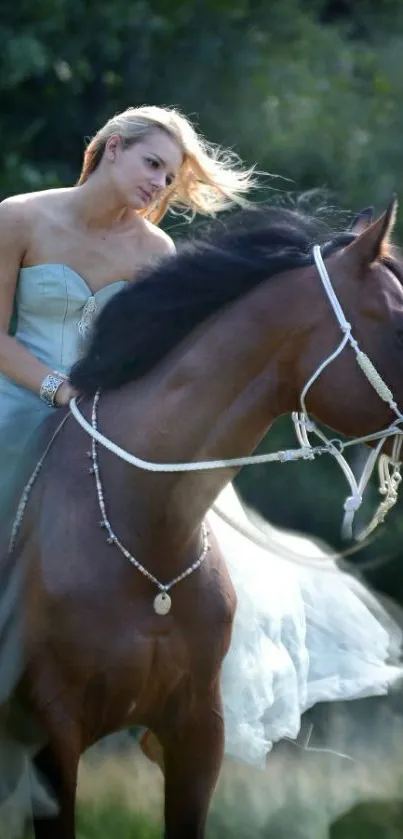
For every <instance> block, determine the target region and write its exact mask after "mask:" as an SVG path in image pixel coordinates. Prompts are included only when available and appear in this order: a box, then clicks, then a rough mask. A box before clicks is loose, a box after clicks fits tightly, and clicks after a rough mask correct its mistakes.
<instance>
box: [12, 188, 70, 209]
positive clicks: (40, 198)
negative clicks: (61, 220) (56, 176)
mask: <svg viewBox="0 0 403 839" xmlns="http://www.w3.org/2000/svg"><path fill="white" fill-rule="evenodd" d="M70 193H71V187H65V188H58V189H43V190H40V191H38V192H24V193H20V194H19V195H11V196H10V197H9V198H5V199H4V201H2V202H1V204H0V206H2V207H3V206H4V207H5V208H10V212H12V211H14V212H20V213H29V212H31V210H32V209H34V208H35V209H39V208H40V207H51V206H52V205H55V204H56V203H58V204H60V203H61V202H63V201H64V200H66V199H67V198H68V196H69V195H70Z"/></svg>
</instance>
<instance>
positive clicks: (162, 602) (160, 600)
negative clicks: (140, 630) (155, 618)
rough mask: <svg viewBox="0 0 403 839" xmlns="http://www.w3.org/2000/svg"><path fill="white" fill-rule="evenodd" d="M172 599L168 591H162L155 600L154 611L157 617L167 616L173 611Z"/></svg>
mask: <svg viewBox="0 0 403 839" xmlns="http://www.w3.org/2000/svg"><path fill="white" fill-rule="evenodd" d="M171 603H172V601H171V598H170V596H169V594H168V592H167V591H161V592H160V593H159V594H157V596H156V597H155V598H154V611H155V612H156V613H157V615H167V614H168V612H169V611H170V609H171Z"/></svg>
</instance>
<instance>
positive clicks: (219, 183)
mask: <svg viewBox="0 0 403 839" xmlns="http://www.w3.org/2000/svg"><path fill="white" fill-rule="evenodd" d="M154 128H159V129H161V130H162V131H165V132H166V133H167V134H169V135H170V136H171V137H172V138H173V139H174V140H176V142H177V143H178V146H179V148H180V149H181V151H182V154H183V162H182V165H181V168H180V171H179V173H178V176H177V177H176V178H175V181H174V183H173V184H172V185H170V186H169V187H167V189H166V190H165V192H164V193H163V195H162V196H161V198H159V200H158V202H155V203H154V204H153V205H152V206H151V207H148V208H147V209H146V210H145V211H140V212H142V213H143V215H146V216H147V217H148V218H149V219H150V221H152V222H154V224H158V222H159V221H161V219H162V218H163V216H164V215H165V213H166V212H167V210H168V209H173V210H176V211H182V212H183V211H185V212H189V211H190V213H191V214H192V216H193V215H195V214H196V213H202V214H204V215H214V214H215V213H217V212H219V211H220V210H225V209H227V208H229V207H231V206H232V205H233V204H241V205H245V204H247V203H248V202H247V200H246V199H245V198H244V195H245V193H247V192H249V190H250V189H252V187H253V186H255V181H254V169H253V167H251V168H249V169H245V168H244V167H243V166H242V164H241V162H240V160H239V158H238V156H237V155H236V154H234V153H233V152H230V151H224V150H223V149H221V148H219V146H216V145H213V144H212V143H209V142H208V141H207V140H205V139H204V138H203V137H202V136H201V135H200V134H198V133H197V131H196V130H195V128H194V127H193V125H192V123H191V122H190V121H189V120H188V119H187V118H186V117H185V116H183V114H181V113H180V112H179V111H178V110H177V109H176V108H158V107H156V106H144V107H141V108H127V110H125V111H122V113H119V114H117V115H116V116H114V117H112V119H110V120H108V122H107V123H106V124H105V125H104V126H103V127H102V128H100V130H99V131H98V132H97V133H96V134H95V136H94V137H93V138H92V140H91V141H90V143H89V145H88V146H87V149H86V151H85V154H84V161H83V167H82V171H81V175H80V178H79V180H78V184H83V183H85V181H87V180H88V178H89V176H90V175H91V174H92V172H94V170H95V169H96V168H97V166H98V165H99V163H100V162H101V160H102V157H103V154H104V151H105V146H106V143H107V141H108V139H109V138H110V137H111V136H112V135H113V134H118V135H119V136H120V137H121V139H122V141H123V143H124V145H125V146H126V147H129V146H131V145H133V144H134V143H136V142H137V141H139V140H140V139H142V138H144V137H146V136H147V134H148V133H149V132H150V131H152V130H153V129H154Z"/></svg>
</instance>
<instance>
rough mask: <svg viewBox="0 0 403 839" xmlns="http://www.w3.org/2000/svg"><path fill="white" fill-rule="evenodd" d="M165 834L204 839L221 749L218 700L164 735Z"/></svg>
mask: <svg viewBox="0 0 403 839" xmlns="http://www.w3.org/2000/svg"><path fill="white" fill-rule="evenodd" d="M161 741H162V743H163V747H164V770H165V772H164V774H165V837H166V839H203V837H204V830H205V824H206V818H207V814H208V809H209V805H210V801H211V797H212V794H213V791H214V787H215V785H216V782H217V779H218V775H219V772H220V768H221V763H222V759H223V752H224V722H223V717H222V709H221V702H219V701H216V702H215V703H214V706H213V707H211V706H210V707H209V708H207V709H205V710H204V711H202V712H199V713H198V714H197V716H195V717H193V718H192V719H191V720H189V721H188V722H187V723H186V724H185V725H183V726H181V728H180V730H178V731H177V732H175V735H174V736H173V735H171V736H169V737H167V738H165V737H164V736H163V735H162V736H161Z"/></svg>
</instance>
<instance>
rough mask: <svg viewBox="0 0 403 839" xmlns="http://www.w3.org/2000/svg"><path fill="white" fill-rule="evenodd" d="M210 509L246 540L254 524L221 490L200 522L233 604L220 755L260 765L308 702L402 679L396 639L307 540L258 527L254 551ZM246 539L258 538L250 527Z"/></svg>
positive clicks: (357, 587)
mask: <svg viewBox="0 0 403 839" xmlns="http://www.w3.org/2000/svg"><path fill="white" fill-rule="evenodd" d="M216 510H217V511H218V510H219V511H221V512H222V513H223V514H224V516H225V517H227V518H229V519H231V520H232V521H234V522H235V523H236V524H237V525H238V526H240V527H241V529H245V528H247V529H248V531H249V532H250V533H253V530H254V527H255V526H254V524H253V523H252V522H251V521H250V519H249V518H248V516H247V514H246V512H245V510H244V509H243V507H242V505H241V503H240V501H239V499H238V497H237V495H236V493H235V491H234V490H233V488H232V486H231V485H230V486H228V487H227V488H226V489H225V490H224V491H223V492H222V493H221V495H220V496H219V498H218V501H217V504H216V505H215V508H213V510H211V511H210V512H209V516H208V523H209V527H210V529H211V530H212V531H213V532H214V534H215V537H216V538H217V540H218V542H219V544H220V547H221V550H222V552H223V555H224V557H225V560H226V563H227V567H228V570H229V573H230V576H231V579H232V582H233V585H234V587H235V590H236V593H237V597H238V606H237V611H236V615H235V621H234V628H233V636H232V642H231V646H230V649H229V652H228V654H227V656H226V659H225V661H224V667H223V673H222V695H223V703H224V713H225V727H226V754H227V755H228V756H231V757H234V758H237V759H241V760H243V761H247V762H248V763H251V764H254V765H256V766H260V765H262V766H263V765H264V764H265V762H266V757H267V754H268V753H269V752H270V750H271V748H272V746H273V743H275V742H277V741H279V740H281V739H283V738H290V739H292V740H294V739H295V738H297V737H298V733H299V731H300V726H301V715H302V714H303V713H304V711H306V710H307V709H309V708H311V707H312V706H313V705H315V704H316V703H317V702H333V701H340V700H350V699H359V698H363V697H368V696H380V695H383V694H386V693H387V692H388V690H389V688H390V687H391V686H392V685H393V684H394V683H395V682H396V681H397V680H398V679H401V678H402V675H403V667H400V665H399V661H400V647H401V641H402V636H401V631H400V629H399V627H398V626H397V625H396V624H395V622H394V621H392V620H391V618H390V617H389V615H388V614H387V613H386V611H385V610H384V609H383V608H382V606H380V604H379V603H378V602H377V601H376V599H375V598H374V597H373V596H372V595H371V594H370V593H369V592H368V590H367V589H366V588H365V586H364V585H362V584H361V583H360V582H359V581H358V580H357V579H355V578H354V577H352V576H351V575H350V574H347V573H345V572H343V571H340V570H339V569H338V568H337V566H336V565H335V563H334V562H333V561H332V560H331V559H330V558H329V556H327V555H326V552H325V549H324V548H322V547H320V546H319V545H318V544H317V543H315V542H314V541H313V540H311V539H308V538H305V537H301V536H299V535H294V534H290V533H288V532H285V531H280V530H277V529H276V528H273V527H270V526H269V525H267V523H265V529H264V541H265V547H261V546H258V545H257V544H255V542H254V541H253V540H252V539H250V538H247V536H246V535H243V534H241V533H240V532H239V531H238V530H237V528H236V527H233V526H231V525H230V524H229V523H228V522H227V521H225V520H224V519H223V518H221V516H220V515H219V514H218V512H216ZM255 534H256V536H257V538H258V539H260V540H261V539H262V531H261V530H260V527H259V529H256V530H255ZM392 662H393V663H392Z"/></svg>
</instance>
